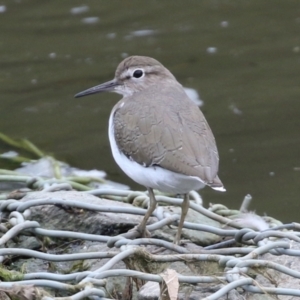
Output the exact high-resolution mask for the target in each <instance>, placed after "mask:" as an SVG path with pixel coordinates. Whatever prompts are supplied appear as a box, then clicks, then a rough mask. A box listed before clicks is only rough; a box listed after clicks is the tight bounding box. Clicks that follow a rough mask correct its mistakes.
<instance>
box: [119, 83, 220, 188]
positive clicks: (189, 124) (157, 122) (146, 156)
mask: <svg viewBox="0 0 300 300" xmlns="http://www.w3.org/2000/svg"><path fill="white" fill-rule="evenodd" d="M157 99H159V101H158V100H157ZM124 100H126V101H124ZM124 100H121V101H120V102H119V103H118V104H117V105H116V107H115V114H114V121H115V122H114V131H115V138H116V142H117V145H118V147H119V148H120V149H121V151H122V152H123V153H124V154H125V155H126V156H127V157H129V158H130V159H132V160H134V161H136V162H137V163H139V164H141V165H144V166H151V165H159V166H160V167H162V168H164V169H167V170H170V171H173V172H176V173H182V174H185V175H189V176H197V177H199V178H200V179H201V180H203V181H204V182H206V183H213V181H214V180H215V179H217V172H218V164H219V157H218V151H217V147H216V143H215V139H214V136H213V134H212V131H211V129H210V127H209V125H208V124H207V122H206V120H205V118H204V116H203V114H202V112H201V111H200V110H199V108H198V107H197V106H196V105H195V104H194V103H193V102H192V101H191V100H190V99H189V98H188V97H187V96H186V94H185V92H184V91H183V89H182V88H181V86H178V87H177V86H176V87H175V88H172V89H169V90H163V89H158V88H157V89H153V88H152V89H151V91H147V90H146V91H144V92H141V93H139V94H138V97H137V96H132V97H130V100H127V99H124ZM121 103H124V104H123V105H122V104H121ZM136 112H138V114H137V113H136Z"/></svg>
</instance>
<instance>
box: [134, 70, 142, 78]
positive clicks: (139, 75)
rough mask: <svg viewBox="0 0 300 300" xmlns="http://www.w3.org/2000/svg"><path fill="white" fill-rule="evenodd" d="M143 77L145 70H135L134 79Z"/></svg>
mask: <svg viewBox="0 0 300 300" xmlns="http://www.w3.org/2000/svg"><path fill="white" fill-rule="evenodd" d="M143 75H144V72H143V70H140V69H138V70H135V71H134V72H133V77H134V78H141V77H142V76H143Z"/></svg>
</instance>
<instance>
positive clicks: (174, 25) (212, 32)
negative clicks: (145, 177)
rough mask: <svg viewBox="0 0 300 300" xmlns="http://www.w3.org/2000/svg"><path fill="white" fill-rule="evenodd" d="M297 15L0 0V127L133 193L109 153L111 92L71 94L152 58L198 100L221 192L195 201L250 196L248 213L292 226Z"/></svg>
mask: <svg viewBox="0 0 300 300" xmlns="http://www.w3.org/2000/svg"><path fill="white" fill-rule="evenodd" d="M187 3H188V4H189V5H187ZM3 6H4V7H5V9H3ZM298 8H299V2H298V1H297V0H294V1H280V0H278V1H276V0H273V1H241V2H238V1H230V0H228V1H225V0H224V1H208V0H207V1H201V2H200V1H199V2H196V1H193V2H192V1H190V2H184V1H177V2H174V1H172V2H167V1H161V2H159V1H151V2H147V4H146V3H144V4H143V5H141V2H140V1H130V2H129V1H122V2H121V1H120V2H114V1H99V0H91V1H85V2H84V5H83V2H81V1H74V0H73V1H71V0H65V1H60V2H59V4H58V2H57V1H48V2H41V1H33V0H27V1H21V0H20V1H8V0H7V1H2V3H1V10H0V28H1V39H0V62H1V68H0V80H1V82H0V89H1V118H0V131H1V132H3V133H5V134H8V135H10V136H12V137H15V138H23V137H26V138H29V139H30V140H31V141H32V142H34V143H35V144H37V145H38V146H39V147H40V148H41V149H43V150H45V151H47V152H48V153H52V154H54V155H55V156H56V157H57V158H58V159H60V160H64V161H66V162H68V163H70V164H72V165H74V166H78V167H80V168H84V169H93V168H98V169H104V170H106V171H107V172H108V175H109V178H110V179H112V180H116V181H119V182H123V183H127V184H129V185H130V186H131V187H133V188H136V189H138V188H141V187H139V186H137V185H135V184H134V183H133V182H132V181H131V180H130V179H128V178H127V177H125V175H123V174H122V173H121V171H120V170H119V168H118V167H117V166H116V164H115V162H114V161H113V159H112V156H111V154H110V148H109V143H108V137H107V123H108V117H109V113H110V110H111V108H112V107H113V105H114V104H115V103H116V101H117V100H118V99H120V96H118V95H113V94H102V95H95V96H90V97H88V98H83V99H74V98H73V96H74V94H75V93H77V92H79V91H81V90H84V89H86V88H89V87H91V86H93V85H96V84H98V83H102V82H104V81H107V80H110V79H112V78H113V75H114V71H115V68H116V66H117V65H118V63H119V62H120V61H121V60H122V59H123V58H124V57H126V56H127V55H133V54H139V55H148V56H152V57H155V58H156V59H158V60H159V61H161V62H162V63H163V64H164V65H165V66H166V67H167V68H168V69H170V70H171V71H172V73H173V74H174V75H175V76H176V77H177V79H178V80H179V81H180V82H181V83H182V84H183V85H184V86H185V87H190V88H193V89H196V90H197V91H198V92H199V93H200V95H201V99H202V100H203V101H204V106H203V107H202V111H203V112H204V114H205V116H206V118H207V120H208V122H209V124H210V126H211V128H212V129H213V132H214V134H215V137H216V140H217V144H218V148H219V152H220V159H221V160H220V172H219V174H220V178H221V179H222V181H223V183H224V184H225V186H226V188H227V192H226V193H223V194H221V193H217V192H214V191H212V190H211V189H209V188H206V189H204V190H203V192H202V195H203V197H204V200H205V203H206V204H207V203H208V202H213V203H219V202H221V203H224V204H225V205H227V206H230V207H232V208H238V207H239V205H240V203H241V200H242V199H243V197H244V196H245V195H246V194H247V193H250V194H251V195H252V196H253V202H252V207H251V208H252V209H255V210H256V211H257V212H258V213H260V214H264V213H266V214H268V215H271V216H274V217H276V218H279V219H281V220H283V221H285V222H290V221H298V222H299V216H298V215H299V213H298V211H299V194H300V171H299V168H300V136H299V129H300V114H299V111H300V101H299V95H300V86H299V79H300V78H299V77H300V76H299V74H300V72H299V71H300V70H299V69H300V40H299V29H300V16H299V13H298V11H299V10H298ZM4 150H7V148H6V147H4V146H3V145H0V151H1V152H2V151H4Z"/></svg>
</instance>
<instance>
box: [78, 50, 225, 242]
mask: <svg viewBox="0 0 300 300" xmlns="http://www.w3.org/2000/svg"><path fill="white" fill-rule="evenodd" d="M101 92H115V93H118V94H121V95H122V96H123V98H122V99H121V100H120V101H119V102H118V103H117V104H116V105H115V106H114V107H113V109H112V111H111V114H110V117H109V124H108V135H109V142H110V146H111V151H112V155H113V158H114V160H115V161H116V163H117V164H118V165H119V167H120V168H121V169H122V170H123V171H124V173H125V174H126V175H127V176H129V177H130V178H131V179H132V180H134V181H135V182H137V183H138V184H140V185H142V186H145V187H146V188H147V190H148V195H149V200H150V201H149V205H148V210H147V212H146V214H145V216H144V218H143V220H142V221H141V223H140V224H139V225H138V226H137V228H136V230H137V231H138V232H139V234H140V235H141V236H143V237H148V236H149V232H148V230H147V229H146V225H147V222H148V219H149V217H150V216H151V215H152V213H153V212H154V210H155V209H156V203H157V202H156V198H155V194H154V191H153V190H154V189H156V190H159V191H161V192H166V193H172V194H176V195H178V194H179V195H183V202H182V205H181V217H180V221H179V224H178V229H177V234H176V236H175V239H174V243H176V244H179V243H180V239H181V233H182V227H183V223H184V219H185V217H186V214H187V212H188V209H189V192H190V191H192V190H199V189H201V188H203V187H204V186H209V187H211V188H212V189H214V190H217V191H222V192H223V191H226V190H225V188H224V185H223V183H222V182H221V180H220V178H219V177H218V168H219V154H218V150H217V146H216V142H215V138H214V135H213V133H212V131H211V129H210V127H209V125H208V123H207V121H206V119H205V117H204V115H203V113H202V112H201V110H200V109H199V107H198V106H197V105H196V104H194V103H193V102H192V100H191V99H190V98H189V97H188V96H187V94H186V93H185V91H184V89H183V87H182V85H181V84H180V83H179V82H178V81H177V80H176V78H175V77H174V75H173V74H172V73H171V72H170V71H169V70H168V69H167V68H165V67H164V66H163V65H162V64H161V63H160V62H159V61H157V60H156V59H154V58H151V57H147V56H130V57H127V58H125V59H124V60H123V61H122V62H121V63H120V64H119V65H118V67H117V69H116V71H115V77H114V79H113V80H110V81H108V82H105V83H102V84H100V85H97V86H94V87H92V88H89V89H87V90H84V91H82V92H80V93H78V94H76V95H75V97H76V98H78V97H83V96H87V95H92V94H96V93H101Z"/></svg>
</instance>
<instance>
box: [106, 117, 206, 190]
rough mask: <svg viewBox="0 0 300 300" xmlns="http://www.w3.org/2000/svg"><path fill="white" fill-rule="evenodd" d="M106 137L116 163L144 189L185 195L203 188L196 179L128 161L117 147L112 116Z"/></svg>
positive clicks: (202, 184) (201, 183) (200, 182)
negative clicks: (148, 188)
mask: <svg viewBox="0 0 300 300" xmlns="http://www.w3.org/2000/svg"><path fill="white" fill-rule="evenodd" d="M108 136H109V142H110V146H111V151H112V154H113V157H114V159H115V161H116V163H117V164H118V165H119V167H120V168H121V169H122V170H123V171H124V172H125V174H126V175H127V176H129V177H130V178H131V179H132V180H134V181H135V182H137V183H139V184H141V185H143V186H145V187H150V188H153V189H157V190H160V191H162V192H168V193H174V194H185V193H188V192H189V191H191V190H199V189H201V188H203V187H204V186H205V184H204V183H203V182H202V181H201V180H200V179H199V178H198V177H195V176H187V175H183V174H179V173H175V172H172V171H168V170H166V169H163V168H160V167H157V166H153V167H143V166H142V165H140V164H138V163H136V162H135V161H132V160H130V159H128V158H127V157H126V156H125V155H124V154H123V153H122V152H121V151H119V149H118V147H117V144H116V140H115V135H114V127H113V114H111V115H110V117H109V127H108Z"/></svg>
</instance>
